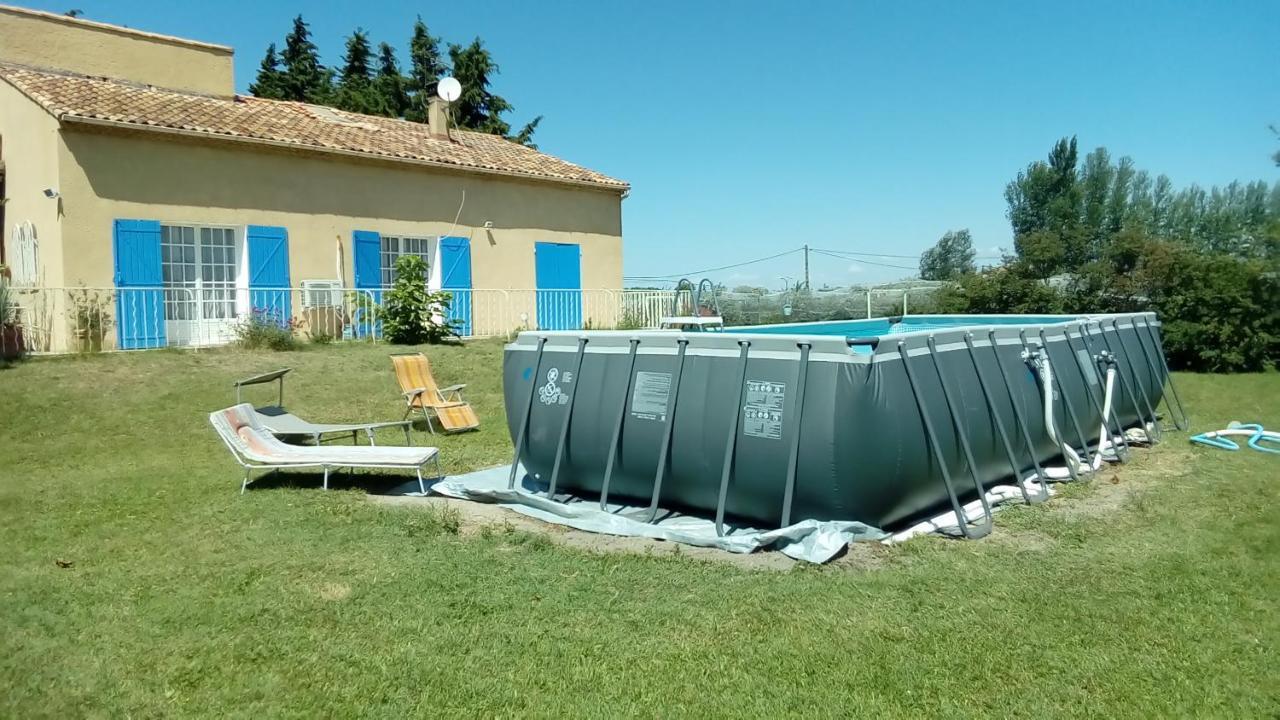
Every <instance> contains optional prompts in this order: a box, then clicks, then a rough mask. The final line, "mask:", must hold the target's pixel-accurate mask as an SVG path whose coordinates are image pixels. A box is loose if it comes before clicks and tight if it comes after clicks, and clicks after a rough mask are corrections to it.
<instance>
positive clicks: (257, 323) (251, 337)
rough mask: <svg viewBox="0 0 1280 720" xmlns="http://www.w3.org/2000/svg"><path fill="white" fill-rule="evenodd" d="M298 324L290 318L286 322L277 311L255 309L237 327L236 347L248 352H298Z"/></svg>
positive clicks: (235, 331) (235, 332)
mask: <svg viewBox="0 0 1280 720" xmlns="http://www.w3.org/2000/svg"><path fill="white" fill-rule="evenodd" d="M295 326H296V322H295V321H294V320H293V319H292V318H290V319H288V320H284V319H282V318H281V317H280V314H279V313H278V312H276V311H273V310H269V309H266V308H254V309H253V312H251V313H249V315H247V316H246V317H244V318H241V319H240V321H239V322H237V323H236V325H235V330H234V331H233V332H234V334H235V338H236V341H235V342H236V345H239V346H240V347H242V348H244V349H246V350H260V349H263V348H266V349H268V350H277V351H280V350H296V349H298V340H297V338H296V337H294V334H293V332H294V330H295V329H296V327H295Z"/></svg>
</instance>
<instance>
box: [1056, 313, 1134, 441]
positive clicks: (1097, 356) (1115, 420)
mask: <svg viewBox="0 0 1280 720" xmlns="http://www.w3.org/2000/svg"><path fill="white" fill-rule="evenodd" d="M1092 336H1093V334H1092V333H1091V332H1090V331H1089V324H1088V323H1087V322H1082V323H1080V344H1081V345H1083V346H1084V351H1085V353H1086V354H1088V355H1089V358H1090V359H1091V360H1092V361H1093V369H1094V372H1097V373H1099V374H1098V390H1099V394H1100V395H1101V396H1102V401H1101V404H1099V403H1098V401H1097V400H1096V399H1095V401H1094V409H1096V410H1097V411H1098V414H1099V415H1102V416H1103V417H1102V424H1103V425H1104V426H1106V428H1107V434H1108V435H1110V436H1111V445H1112V450H1113V451H1114V452H1115V455H1116V459H1117V460H1119V461H1120V462H1121V463H1127V462H1129V440H1128V438H1126V437H1125V435H1124V425H1122V424H1120V417H1119V416H1118V415H1116V404H1115V402H1114V400H1113V401H1112V403H1111V406H1110V408H1108V407H1107V372H1106V371H1105V370H1100V366H1101V365H1104V364H1106V365H1107V367H1110V365H1109V363H1110V361H1111V356H1110V353H1107V352H1106V351H1103V352H1102V353H1094V351H1093V346H1092V345H1090V344H1089V339H1090V338H1091V337H1092ZM1067 343H1068V344H1070V343H1071V338H1070V336H1068V337H1067ZM1072 352H1074V350H1073V351H1072ZM1080 372H1081V373H1082V374H1083V372H1084V368H1081V369H1080ZM1116 376H1117V377H1119V373H1116ZM1085 383H1086V385H1087V384H1088V379H1087V378H1086V379H1085ZM1116 384H1117V386H1118V385H1119V382H1118V381H1117V383H1116ZM1089 397H1091V398H1092V397H1093V394H1092V393H1091V394H1090V395H1089ZM1108 409H1110V411H1111V412H1110V413H1109V414H1108V413H1107V410H1108ZM1116 438H1119V439H1120V446H1118V447H1117V446H1116ZM1121 447H1123V448H1124V452H1121V451H1120V448H1121ZM1098 452H1102V448H1098Z"/></svg>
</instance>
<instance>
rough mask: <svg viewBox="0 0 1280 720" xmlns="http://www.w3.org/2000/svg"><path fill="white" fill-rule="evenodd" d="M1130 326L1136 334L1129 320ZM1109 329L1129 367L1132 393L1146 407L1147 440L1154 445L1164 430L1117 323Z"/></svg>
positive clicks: (1144, 422)
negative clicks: (1149, 426) (1138, 397)
mask: <svg viewBox="0 0 1280 720" xmlns="http://www.w3.org/2000/svg"><path fill="white" fill-rule="evenodd" d="M1130 324H1132V325H1133V331H1134V332H1135V333H1137V332H1138V326H1137V324H1136V323H1133V321H1132V319H1130ZM1111 329H1113V330H1115V331H1116V343H1118V344H1119V345H1120V349H1121V350H1123V351H1124V352H1123V353H1121V354H1122V355H1123V356H1124V361H1125V364H1126V365H1128V366H1129V375H1130V376H1131V377H1132V378H1133V385H1134V387H1135V388H1136V389H1135V390H1134V393H1135V395H1139V396H1140V397H1141V398H1142V404H1143V405H1145V406H1146V409H1147V418H1150V420H1151V432H1150V433H1149V439H1150V440H1151V443H1152V444H1153V445H1154V444H1155V443H1157V442H1159V441H1160V439H1161V436H1162V435H1164V430H1163V428H1161V427H1160V418H1159V417H1157V416H1156V408H1155V405H1153V404H1152V403H1151V397H1150V396H1149V395H1148V394H1147V386H1146V383H1144V382H1142V378H1140V377H1138V366H1137V365H1135V364H1134V362H1133V354H1132V353H1130V352H1129V343H1127V342H1125V341H1124V334H1122V333H1121V332H1120V325H1119V322H1118V321H1116V320H1114V319H1113V320H1112V321H1111ZM1142 429H1143V432H1146V429H1147V428H1146V419H1145V418H1144V419H1143V428H1142Z"/></svg>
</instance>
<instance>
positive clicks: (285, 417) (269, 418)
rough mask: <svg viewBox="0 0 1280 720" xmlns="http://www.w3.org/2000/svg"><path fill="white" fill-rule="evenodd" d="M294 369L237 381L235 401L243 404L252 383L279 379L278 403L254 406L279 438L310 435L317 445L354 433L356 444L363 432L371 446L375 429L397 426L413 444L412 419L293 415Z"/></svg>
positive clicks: (264, 425) (268, 427) (406, 441)
mask: <svg viewBox="0 0 1280 720" xmlns="http://www.w3.org/2000/svg"><path fill="white" fill-rule="evenodd" d="M291 370H292V368H281V369H280V370H273V371H272V372H269V373H263V374H261V375H254V376H253V377H250V378H245V379H243V380H237V381H236V382H235V388H236V404H240V402H241V399H240V390H241V388H244V387H247V386H249V385H261V384H263V383H269V382H278V383H279V384H280V387H279V394H278V395H277V399H276V404H275V405H266V406H262V407H255V408H253V412H254V414H255V415H257V417H258V422H260V423H262V426H263V427H265V428H266V429H267V430H269V431H271V432H272V433H274V434H275V435H276V436H277V437H280V438H289V439H293V438H310V439H311V441H312V442H314V443H315V444H316V445H319V444H321V443H322V442H325V441H326V439H329V440H332V439H334V438H326V437H325V436H326V435H337V436H338V438H337V439H341V438H343V437H346V436H348V435H350V436H351V444H352V445H354V444H356V439H357V438H358V437H359V436H360V433H361V432H363V433H364V434H365V436H367V437H368V438H369V444H370V445H377V444H378V443H377V442H375V441H374V438H373V431H374V430H377V429H379V428H389V427H398V428H401V429H402V430H404V442H405V444H406V445H412V444H413V439H412V438H411V437H410V435H409V426H410V424H411V423H410V422H409V421H408V420H393V421H391V422H374V423H313V422H307V421H306V420H303V419H302V418H300V417H298V416H297V415H294V414H293V413H291V412H289V411H288V410H285V409H284V376H285V375H287V374H288V373H289V372H290V371H291Z"/></svg>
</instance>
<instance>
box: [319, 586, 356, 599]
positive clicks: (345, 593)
mask: <svg viewBox="0 0 1280 720" xmlns="http://www.w3.org/2000/svg"><path fill="white" fill-rule="evenodd" d="M316 595H319V596H320V599H321V600H328V601H329V602H338V601H339V600H346V599H347V598H348V597H349V596H350V595H351V586H350V585H347V584H346V583H325V584H324V585H321V586H320V587H319V588H317V589H316Z"/></svg>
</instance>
